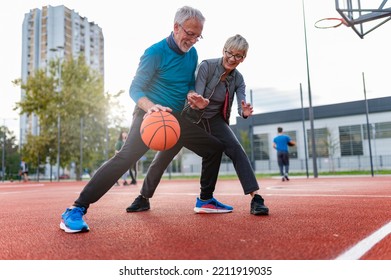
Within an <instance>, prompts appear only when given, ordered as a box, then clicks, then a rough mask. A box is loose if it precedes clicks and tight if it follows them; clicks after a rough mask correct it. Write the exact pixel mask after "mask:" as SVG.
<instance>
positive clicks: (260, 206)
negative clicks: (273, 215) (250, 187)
mask: <svg viewBox="0 0 391 280" xmlns="http://www.w3.org/2000/svg"><path fill="white" fill-rule="evenodd" d="M250 213H251V214H254V215H269V208H267V207H266V206H265V204H264V200H263V198H262V196H260V195H259V194H256V195H254V197H253V199H252V200H251V210H250Z"/></svg>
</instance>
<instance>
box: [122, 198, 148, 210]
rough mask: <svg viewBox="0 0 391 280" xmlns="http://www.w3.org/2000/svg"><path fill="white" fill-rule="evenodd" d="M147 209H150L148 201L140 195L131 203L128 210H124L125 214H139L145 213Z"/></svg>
mask: <svg viewBox="0 0 391 280" xmlns="http://www.w3.org/2000/svg"><path fill="white" fill-rule="evenodd" d="M149 209H150V206H149V199H148V198H144V197H143V196H142V195H141V194H140V195H139V196H138V197H136V199H135V200H134V201H133V203H132V204H131V205H130V206H129V207H128V208H126V212H141V211H147V210H149Z"/></svg>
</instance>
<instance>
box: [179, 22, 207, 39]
mask: <svg viewBox="0 0 391 280" xmlns="http://www.w3.org/2000/svg"><path fill="white" fill-rule="evenodd" d="M179 26H180V27H182V29H183V31H185V33H186V35H187V37H189V38H191V39H196V40H197V41H198V40H200V39H203V38H204V37H202V35H199V36H198V35H196V34H194V33H193V32H189V31H187V30H186V29H185V28H184V27H183V26H182V24H179Z"/></svg>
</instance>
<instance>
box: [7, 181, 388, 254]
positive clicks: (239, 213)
mask: <svg viewBox="0 0 391 280" xmlns="http://www.w3.org/2000/svg"><path fill="white" fill-rule="evenodd" d="M259 182H260V184H261V194H262V195H263V196H264V198H265V203H266V205H267V206H268V207H269V208H270V215H269V216H254V215H251V214H250V213H249V208H250V196H244V195H243V193H242V190H241V187H240V184H239V182H238V181H237V180H219V182H218V185H217V188H216V192H215V197H216V198H217V199H219V200H220V201H222V202H224V203H227V204H230V205H232V206H233V207H234V211H233V212H232V213H228V214H196V213H194V212H193V207H194V204H195V199H196V197H197V195H198V193H199V184H198V182H197V180H163V181H162V182H161V184H160V186H159V188H158V189H157V191H156V193H155V196H154V197H153V198H152V199H151V210H149V211H146V212H141V213H126V211H125V208H126V207H127V206H128V205H129V204H130V203H131V202H132V201H133V199H134V198H135V197H136V196H137V195H138V194H139V188H140V186H141V183H140V182H139V184H138V186H126V187H124V186H120V187H113V188H112V189H111V190H110V191H109V192H108V193H107V194H106V195H105V196H103V198H102V199H101V200H99V201H98V202H97V203H95V204H93V205H92V206H91V207H90V209H89V212H88V214H87V215H86V216H85V217H86V221H87V223H88V224H89V226H90V229H91V230H90V232H88V233H78V234H66V233H64V232H63V231H62V230H60V229H59V223H60V216H61V213H62V212H63V211H64V210H65V208H66V207H67V206H69V205H71V203H72V202H73V201H74V199H75V198H76V197H77V196H78V193H79V192H80V191H81V189H82V187H83V184H84V183H82V182H59V183H58V182H52V183H50V182H29V183H19V182H14V183H0V199H1V203H0V212H1V221H2V222H1V225H2V226H1V227H0V236H1V238H0V259H2V260H334V259H362V260H390V259H391V235H390V234H389V233H390V232H391V225H390V220H391V215H390V213H391V212H390V211H391V178H390V177H387V176H384V177H351V178H341V177H338V178H316V179H314V178H309V179H307V178H292V179H291V180H290V181H289V182H281V181H280V180H278V179H262V180H259Z"/></svg>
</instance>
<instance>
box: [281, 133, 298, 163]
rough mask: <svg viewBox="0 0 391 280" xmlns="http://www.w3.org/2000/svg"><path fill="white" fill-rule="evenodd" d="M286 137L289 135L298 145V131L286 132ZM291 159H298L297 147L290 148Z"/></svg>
mask: <svg viewBox="0 0 391 280" xmlns="http://www.w3.org/2000/svg"><path fill="white" fill-rule="evenodd" d="M284 133H285V134H286V135H288V136H289V137H290V138H291V140H292V141H294V142H295V143H296V139H297V138H296V131H285V132H284ZM289 157H290V158H297V145H295V146H293V147H289Z"/></svg>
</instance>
